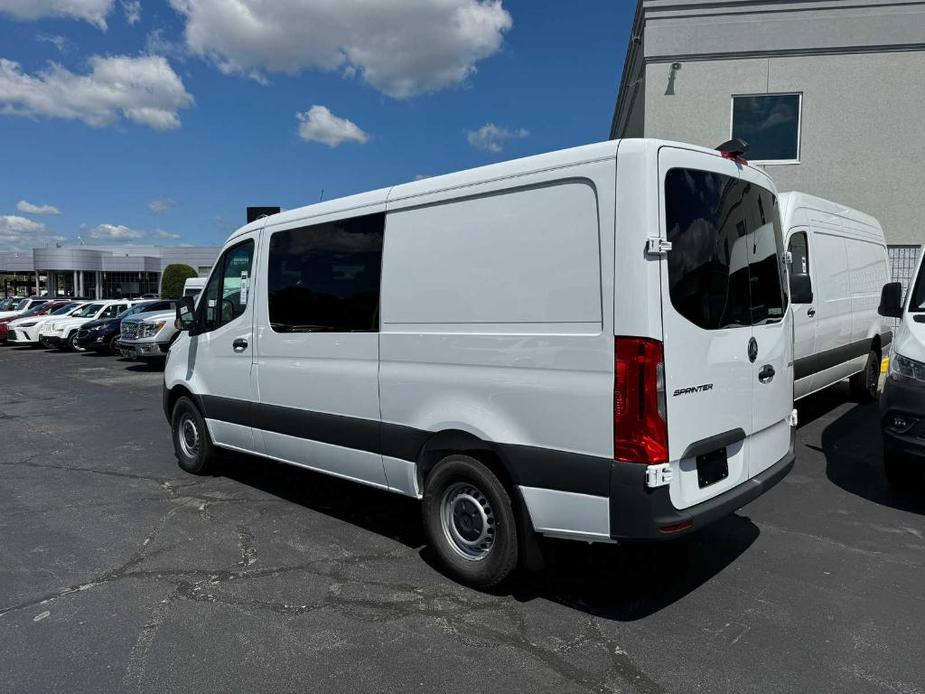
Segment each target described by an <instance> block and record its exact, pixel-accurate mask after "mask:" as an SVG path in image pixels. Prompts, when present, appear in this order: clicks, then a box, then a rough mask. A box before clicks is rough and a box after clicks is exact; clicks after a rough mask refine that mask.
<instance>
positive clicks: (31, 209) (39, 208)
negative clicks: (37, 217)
mask: <svg viewBox="0 0 925 694" xmlns="http://www.w3.org/2000/svg"><path fill="white" fill-rule="evenodd" d="M16 209H17V210H19V211H20V212H23V213H25V214H61V210H59V209H58V208H57V207H54V206H53V205H33V204H32V203H31V202H26V201H25V200H20V201H19V202H18V203H16Z"/></svg>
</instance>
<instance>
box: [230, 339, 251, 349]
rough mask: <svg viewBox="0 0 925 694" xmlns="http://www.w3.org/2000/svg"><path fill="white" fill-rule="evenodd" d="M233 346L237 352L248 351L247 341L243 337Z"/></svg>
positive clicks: (232, 344) (233, 343)
mask: <svg viewBox="0 0 925 694" xmlns="http://www.w3.org/2000/svg"><path fill="white" fill-rule="evenodd" d="M231 346H232V347H234V351H235V352H243V351H244V350H245V349H247V340H245V339H244V338H243V337H239V338H238V339H237V340H235V341H234V342H232V343H231Z"/></svg>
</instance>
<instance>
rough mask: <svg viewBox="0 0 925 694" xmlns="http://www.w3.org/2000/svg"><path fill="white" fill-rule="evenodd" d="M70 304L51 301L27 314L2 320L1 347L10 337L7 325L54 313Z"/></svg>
mask: <svg viewBox="0 0 925 694" xmlns="http://www.w3.org/2000/svg"><path fill="white" fill-rule="evenodd" d="M67 303H70V300H63V299H55V300H54V301H49V302H47V303H44V304H42V305H41V306H36V307H35V308H33V309H31V310H29V311H26V312H25V313H20V314H19V315H16V316H7V317H6V318H0V345H5V344H6V341H7V338H8V337H9V335H10V329H9V327H8V326H7V323H9V322H10V321H14V320H16V319H17V318H25V317H26V316H44V315H45V314H46V313H48V312H49V311H54V310H55V309H56V308H58V307H59V306H64V304H67Z"/></svg>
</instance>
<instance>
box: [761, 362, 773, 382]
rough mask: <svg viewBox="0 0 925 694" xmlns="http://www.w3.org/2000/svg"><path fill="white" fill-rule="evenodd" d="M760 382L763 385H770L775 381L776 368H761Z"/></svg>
mask: <svg viewBox="0 0 925 694" xmlns="http://www.w3.org/2000/svg"><path fill="white" fill-rule="evenodd" d="M758 380H759V381H761V382H762V383H770V382H771V381H773V380H774V367H773V366H771V365H770V364H765V365H764V366H762V367H761V371H759V372H758Z"/></svg>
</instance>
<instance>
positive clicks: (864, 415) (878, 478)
mask: <svg viewBox="0 0 925 694" xmlns="http://www.w3.org/2000/svg"><path fill="white" fill-rule="evenodd" d="M881 441H882V439H881V436H880V415H879V409H878V405H877V403H875V402H874V403H868V404H864V405H855V406H854V407H852V408H851V409H850V410H848V411H847V412H845V413H844V414H843V415H842V416H840V417H839V418H838V419H836V420H835V421H834V422H832V423H831V424H829V425H828V426H827V427H826V428H825V429H824V430H823V432H822V447H821V449H820V448H818V447H816V446H812V448H815V449H816V450H820V451H821V453H822V454H823V455H825V462H826V467H825V473H826V476H827V477H828V478H829V480H831V481H832V482H833V483H834V484H836V485H837V486H839V487H841V488H842V489H844V490H845V491H846V492H850V493H851V494H855V495H857V496H859V497H861V498H863V499H867V500H868V501H873V502H874V503H876V504H880V505H881V506H888V507H890V508H895V509H899V510H901V511H909V512H912V513H918V514H923V515H925V484H923V482H922V480H921V479H920V480H919V483H918V488H915V489H909V490H908V493H905V494H903V493H899V492H896V491H894V490H893V489H892V488H891V487H890V486H889V484H887V481H886V476H885V475H884V472H883V445H882V442H881Z"/></svg>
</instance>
